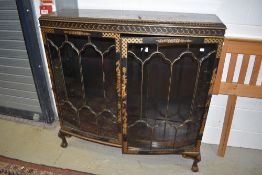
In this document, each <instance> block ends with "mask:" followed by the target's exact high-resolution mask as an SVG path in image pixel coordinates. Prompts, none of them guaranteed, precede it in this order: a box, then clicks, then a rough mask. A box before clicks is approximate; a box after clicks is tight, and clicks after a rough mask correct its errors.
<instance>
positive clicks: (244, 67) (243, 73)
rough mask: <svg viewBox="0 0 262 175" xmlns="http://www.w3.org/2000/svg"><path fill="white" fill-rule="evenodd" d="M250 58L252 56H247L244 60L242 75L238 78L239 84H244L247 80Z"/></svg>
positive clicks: (241, 69)
mask: <svg viewBox="0 0 262 175" xmlns="http://www.w3.org/2000/svg"><path fill="white" fill-rule="evenodd" d="M249 58H250V55H247V54H245V55H244V57H243V60H242V64H241V68H240V73H239V76H238V83H239V84H243V83H244V81H245V78H246V73H247V68H248V63H249Z"/></svg>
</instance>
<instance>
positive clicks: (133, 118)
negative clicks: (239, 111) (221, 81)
mask: <svg viewBox="0 0 262 175" xmlns="http://www.w3.org/2000/svg"><path fill="white" fill-rule="evenodd" d="M122 47H123V48H122V65H123V68H122V71H123V79H122V83H123V85H122V87H123V89H122V91H124V93H123V97H122V98H123V112H122V117H123V152H125V153H143V152H145V153H147V152H152V153H153V152H155V153H158V152H159V153H163V152H170V153H171V152H177V151H182V150H190V149H193V148H194V147H195V145H196V142H197V140H198V138H199V130H200V125H201V122H202V120H203V116H204V113H205V112H206V111H207V109H208V108H207V106H206V103H207V101H208V98H210V97H209V94H208V91H209V88H210V82H211V78H212V75H213V69H214V67H215V66H214V65H215V64H216V45H215V44H204V43H203V41H201V39H198V40H193V39H192V40H191V39H184V38H152V37H151V38H150V37H143V38H123V39H122Z"/></svg>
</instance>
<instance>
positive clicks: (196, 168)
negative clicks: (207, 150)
mask: <svg viewBox="0 0 262 175" xmlns="http://www.w3.org/2000/svg"><path fill="white" fill-rule="evenodd" d="M200 161H201V155H200V154H199V155H197V156H196V157H194V162H193V165H192V168H191V170H192V171H193V172H198V171H199V169H198V165H197V163H198V162H200Z"/></svg>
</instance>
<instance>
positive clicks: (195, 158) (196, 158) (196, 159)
mask: <svg viewBox="0 0 262 175" xmlns="http://www.w3.org/2000/svg"><path fill="white" fill-rule="evenodd" d="M182 156H183V157H184V158H189V159H193V165H192V168H191V170H192V171H193V172H198V171H199V169H198V165H197V164H198V162H200V161H201V154H200V153H199V154H194V155H191V154H182Z"/></svg>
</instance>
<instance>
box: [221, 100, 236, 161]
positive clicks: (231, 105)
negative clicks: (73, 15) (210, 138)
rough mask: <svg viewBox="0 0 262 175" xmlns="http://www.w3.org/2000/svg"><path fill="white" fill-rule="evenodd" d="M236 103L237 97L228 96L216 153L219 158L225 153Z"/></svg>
mask: <svg viewBox="0 0 262 175" xmlns="http://www.w3.org/2000/svg"><path fill="white" fill-rule="evenodd" d="M236 101H237V96H235V95H229V96H228V99H227V107H226V113H225V119H224V124H223V129H222V134H221V138H220V143H219V146H218V152H217V154H218V155H219V156H221V157H224V155H225V152H226V147H227V142H228V137H229V133H230V129H231V125H232V120H233V116H234V111H235V106H236Z"/></svg>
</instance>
